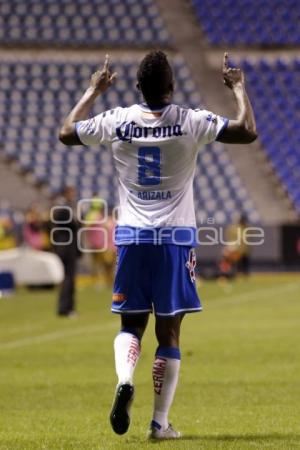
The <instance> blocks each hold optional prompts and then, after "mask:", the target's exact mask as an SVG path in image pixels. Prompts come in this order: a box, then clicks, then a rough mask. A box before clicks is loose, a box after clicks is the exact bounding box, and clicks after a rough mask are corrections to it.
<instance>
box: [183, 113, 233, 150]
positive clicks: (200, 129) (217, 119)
mask: <svg viewBox="0 0 300 450" xmlns="http://www.w3.org/2000/svg"><path fill="white" fill-rule="evenodd" d="M228 122H229V120H228V119H226V118H225V117H222V116H218V115H217V114H214V113H212V112H211V111H207V110H205V109H195V110H191V113H190V128H191V132H192V134H193V137H194V139H195V140H196V142H197V144H198V145H205V144H209V143H210V142H213V141H215V140H216V139H217V138H218V136H219V135H220V133H221V132H222V131H223V130H224V128H226V127H227V125H228Z"/></svg>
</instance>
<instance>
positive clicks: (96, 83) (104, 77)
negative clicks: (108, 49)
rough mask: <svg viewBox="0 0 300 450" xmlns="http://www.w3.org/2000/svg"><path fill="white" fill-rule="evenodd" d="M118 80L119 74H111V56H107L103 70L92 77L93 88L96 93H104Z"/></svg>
mask: <svg viewBox="0 0 300 450" xmlns="http://www.w3.org/2000/svg"><path fill="white" fill-rule="evenodd" d="M116 78H117V73H116V72H114V73H113V74H111V72H110V70H109V56H108V55H106V56H105V61H104V66H103V68H102V69H100V70H97V72H95V73H93V75H92V77H91V88H93V89H94V91H95V92H96V93H99V94H100V93H103V92H105V91H106V90H107V89H108V88H109V87H110V86H111V85H112V84H113V83H114V81H115V79H116Z"/></svg>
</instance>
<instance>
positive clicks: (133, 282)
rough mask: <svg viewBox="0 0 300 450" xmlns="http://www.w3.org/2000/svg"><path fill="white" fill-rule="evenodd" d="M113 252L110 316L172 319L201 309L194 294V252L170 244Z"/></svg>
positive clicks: (143, 246)
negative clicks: (147, 315) (149, 314)
mask: <svg viewBox="0 0 300 450" xmlns="http://www.w3.org/2000/svg"><path fill="white" fill-rule="evenodd" d="M117 248H118V256H117V268H116V277H115V283H114V290H113V302H112V311H113V312H114V313H144V312H154V313H155V314H156V315H158V316H174V315H175V314H179V313H181V312H194V311H200V310H201V309H202V307H201V303H200V300H199V298H198V295H197V291H196V280H195V266H196V257H195V252H194V249H192V248H190V247H186V246H181V245H174V244H162V245H153V244H139V245H120V246H118V247H117Z"/></svg>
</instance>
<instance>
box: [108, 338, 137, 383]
mask: <svg viewBox="0 0 300 450" xmlns="http://www.w3.org/2000/svg"><path fill="white" fill-rule="evenodd" d="M114 350H115V364H116V373H117V376H118V384H124V383H129V384H132V383H133V381H132V380H133V373H134V369H135V367H136V365H137V362H138V359H139V356H140V352H141V347H140V341H139V339H138V338H137V337H136V336H135V335H134V334H131V333H128V332H123V331H121V332H120V333H119V334H118V335H117V336H116V338H115V341H114Z"/></svg>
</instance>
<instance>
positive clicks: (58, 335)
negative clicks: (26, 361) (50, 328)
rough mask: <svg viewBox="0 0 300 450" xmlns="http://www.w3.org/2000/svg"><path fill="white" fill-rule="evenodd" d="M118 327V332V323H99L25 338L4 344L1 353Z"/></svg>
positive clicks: (0, 346)
mask: <svg viewBox="0 0 300 450" xmlns="http://www.w3.org/2000/svg"><path fill="white" fill-rule="evenodd" d="M113 327H116V330H117V324H116V322H115V321H114V322H108V323H106V324H104V325H102V324H101V323H100V322H99V325H95V326H86V327H80V328H75V329H70V330H62V331H55V332H53V333H48V334H41V335H38V336H29V337H25V338H23V339H17V340H15V341H10V342H4V343H3V344H0V351H1V350H11V349H14V348H20V347H26V346H27V345H29V346H30V345H34V344H42V343H44V342H52V341H56V340H59V339H62V338H67V337H73V336H80V335H82V334H93V333H97V332H101V331H102V330H107V329H110V328H113Z"/></svg>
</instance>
